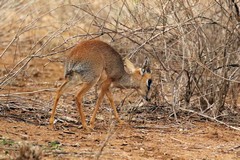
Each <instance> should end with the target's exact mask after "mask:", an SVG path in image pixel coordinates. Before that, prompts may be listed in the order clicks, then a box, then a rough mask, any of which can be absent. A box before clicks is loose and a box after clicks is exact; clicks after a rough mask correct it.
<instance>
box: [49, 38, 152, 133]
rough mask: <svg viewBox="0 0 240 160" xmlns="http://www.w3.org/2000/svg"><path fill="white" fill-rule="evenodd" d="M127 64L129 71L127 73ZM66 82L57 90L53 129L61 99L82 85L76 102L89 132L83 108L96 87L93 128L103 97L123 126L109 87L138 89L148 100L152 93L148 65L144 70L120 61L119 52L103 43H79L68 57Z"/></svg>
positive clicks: (91, 121)
mask: <svg viewBox="0 0 240 160" xmlns="http://www.w3.org/2000/svg"><path fill="white" fill-rule="evenodd" d="M124 65H125V67H126V68H127V70H128V72H127V71H125V69H124ZM64 75H65V81H64V83H63V84H62V85H61V86H60V88H59V89H58V90H57V93H56V98H55V102H54V105H53V108H52V114H51V117H50V125H51V126H53V122H54V115H55V112H56V107H57V103H58V100H59V98H60V96H61V95H62V93H63V92H64V91H65V90H66V89H67V88H68V87H70V86H77V85H80V88H79V91H78V93H77V94H76V103H77V107H78V112H79V114H80V117H81V122H82V126H83V128H84V129H89V128H88V126H87V124H86V119H85V115H84V112H83V107H82V99H83V96H84V94H85V93H86V92H87V91H88V90H89V89H90V88H92V87H93V86H94V85H96V84H100V93H99V95H98V99H97V102H96V106H95V109H94V112H93V115H92V118H91V120H90V129H93V128H94V122H95V118H96V113H97V111H98V109H99V106H100V105H101V103H102V100H103V97H104V95H106V96H107V98H108V100H109V101H110V105H111V107H112V109H113V113H114V116H115V118H116V120H117V121H118V122H119V123H120V124H121V123H123V122H122V120H121V119H120V118H119V115H118V113H117V109H116V106H115V105H114V101H113V95H112V93H111V91H110V87H118V88H122V89H125V88H133V89H136V90H137V91H138V92H139V93H140V94H141V95H142V96H143V98H145V99H146V100H149V90H150V87H151V84H152V79H151V72H150V68H149V64H145V65H144V67H143V68H135V67H134V65H133V64H132V63H131V62H130V61H129V60H128V59H125V60H124V61H123V59H122V58H121V56H120V55H119V53H118V52H117V51H115V50H114V49H113V48H112V47H111V46H110V45H108V44H107V43H105V42H102V41H100V40H87V41H83V42H81V43H79V44H78V45H77V46H76V47H75V48H73V50H72V51H71V52H70V53H69V54H68V55H67V57H66V62H65V73H64Z"/></svg>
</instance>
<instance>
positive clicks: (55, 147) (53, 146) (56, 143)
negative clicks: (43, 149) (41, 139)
mask: <svg viewBox="0 0 240 160" xmlns="http://www.w3.org/2000/svg"><path fill="white" fill-rule="evenodd" d="M48 147H49V148H50V149H51V150H61V143H60V142H59V141H52V142H49V143H48Z"/></svg>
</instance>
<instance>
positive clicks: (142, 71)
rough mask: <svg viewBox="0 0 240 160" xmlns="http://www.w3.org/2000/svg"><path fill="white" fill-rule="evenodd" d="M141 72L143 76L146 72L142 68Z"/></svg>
mask: <svg viewBox="0 0 240 160" xmlns="http://www.w3.org/2000/svg"><path fill="white" fill-rule="evenodd" d="M140 73H141V75H142V76H143V75H144V73H145V69H143V68H142V69H141V72H140Z"/></svg>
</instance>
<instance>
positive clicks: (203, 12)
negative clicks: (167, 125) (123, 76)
mask: <svg viewBox="0 0 240 160" xmlns="http://www.w3.org/2000/svg"><path fill="white" fill-rule="evenodd" d="M0 15H1V16H0V118H1V119H11V121H12V120H14V121H23V122H26V123H31V124H34V125H43V126H46V125H47V122H48V118H49V110H50V109H51V105H52V97H53V94H52V93H53V92H52V91H54V90H55V89H54V88H55V87H56V86H58V85H59V83H58V82H61V81H62V77H63V75H62V74H63V72H62V62H63V60H64V58H63V55H64V54H65V53H66V52H68V51H69V49H71V48H72V47H73V46H74V45H75V44H76V43H77V42H79V41H81V40H83V39H94V38H99V39H101V40H104V41H106V42H108V43H110V44H111V45H112V46H114V48H116V50H118V51H119V52H120V54H121V55H122V56H123V57H125V56H126V57H128V58H130V59H131V60H132V61H133V62H135V64H137V65H139V66H141V64H142V62H143V61H144V59H145V57H149V58H150V59H151V67H152V72H153V74H154V87H153V90H152V101H151V103H145V102H142V100H140V99H139V98H138V97H137V96H135V95H132V96H131V98H127V97H129V93H130V92H128V91H126V92H125V91H124V93H128V95H127V96H124V95H123V93H119V92H118V90H117V91H115V93H116V94H117V95H118V96H116V100H117V101H119V104H120V105H119V106H121V107H119V108H120V110H121V112H122V113H121V114H122V115H123V118H124V116H125V118H124V119H127V118H128V119H130V121H138V122H139V121H141V122H142V121H151V123H154V121H156V120H157V119H158V117H159V116H161V118H160V119H164V121H171V123H176V124H181V123H183V122H186V121H188V122H191V121H202V120H203V121H213V122H214V123H216V124H221V125H223V126H225V127H226V128H231V129H232V130H236V131H239V130H240V101H239V100H240V99H239V98H238V97H239V95H238V93H239V92H240V90H239V88H240V85H239V84H240V78H239V77H240V1H239V0H226V1H225V0H211V1H205V0H204V1H200V0H185V1H183V0H165V1H164V0H153V1H144V0H142V1H141V0H116V1H114V0H109V1H105V0H101V1H100V0H99V1H84V0H68V1H65V0H59V1H53V0H48V1H45V0H19V1H15V0H2V1H0ZM71 97H72V94H70V95H69V94H67V95H65V96H64V98H63V99H66V100H62V102H61V103H62V104H64V106H67V107H69V106H72V105H73V101H72V99H71ZM117 97H121V98H119V99H118V98H117ZM94 98H95V93H94V91H92V92H90V93H89V94H88V98H87V99H86V100H85V103H86V105H88V104H91V105H92V104H94V103H92V101H94ZM139 101H140V102H139ZM67 107H66V108H67ZM60 110H61V111H59V112H61V113H62V116H60V117H62V119H61V120H62V121H67V122H70V123H69V124H68V125H73V126H77V125H79V124H78V122H74V119H71V118H69V117H73V115H72V114H70V116H69V117H67V118H65V119H64V117H66V115H65V114H64V112H65V109H64V107H62V108H60ZM88 113H90V111H89V112H88ZM137 114H139V116H136V115H137ZM141 114H144V115H142V116H141ZM163 115H164V116H163ZM126 117H127V118H126ZM163 117H164V118H163ZM105 118H106V117H105ZM75 119H77V115H76V118H75ZM99 119H101V117H100V118H99ZM102 119H104V118H102ZM106 119H108V118H106ZM158 122H159V120H158ZM109 123H111V122H109ZM75 124H77V125H75ZM114 128H115V127H113V126H112V125H110V127H109V128H108V129H106V130H108V131H109V133H108V134H106V135H107V138H106V139H101V144H100V148H101V149H100V150H99V152H98V153H97V154H94V155H96V156H95V158H96V159H98V158H99V157H101V154H102V151H104V147H106V145H107V143H108V141H109V139H110V138H111V135H112V134H114V132H116V131H114ZM46 129H47V128H46ZM155 129H156V128H155ZM159 130H161V128H159ZM0 138H1V139H2V140H3V139H4V137H0ZM8 138H10V137H8ZM238 145H239V144H238ZM56 146H58V145H57V144H56ZM235 149H236V148H235ZM237 149H239V146H238V148H237ZM21 152H23V150H21ZM46 153H47V154H46V155H49V152H46ZM0 154H1V153H0ZM43 154H44V153H43ZM238 154H239V152H238ZM9 156H13V157H14V156H15V157H16V155H9ZM238 156H240V155H238ZM169 157H170V158H171V155H170V156H169ZM169 157H165V158H169ZM155 158H156V157H155ZM185 158H186V157H185ZM198 158H199V157H198ZM0 159H1V157H0ZM130 159H131V158H130ZM163 159H164V158H163ZM183 159H184V158H183ZM186 159H188V158H186Z"/></svg>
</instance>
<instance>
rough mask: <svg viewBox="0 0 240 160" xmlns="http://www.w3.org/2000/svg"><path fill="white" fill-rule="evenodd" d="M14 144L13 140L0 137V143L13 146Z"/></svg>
mask: <svg viewBox="0 0 240 160" xmlns="http://www.w3.org/2000/svg"><path fill="white" fill-rule="evenodd" d="M14 144H15V142H14V141H13V140H11V139H6V138H2V139H0V145H4V146H13V145H14Z"/></svg>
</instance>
